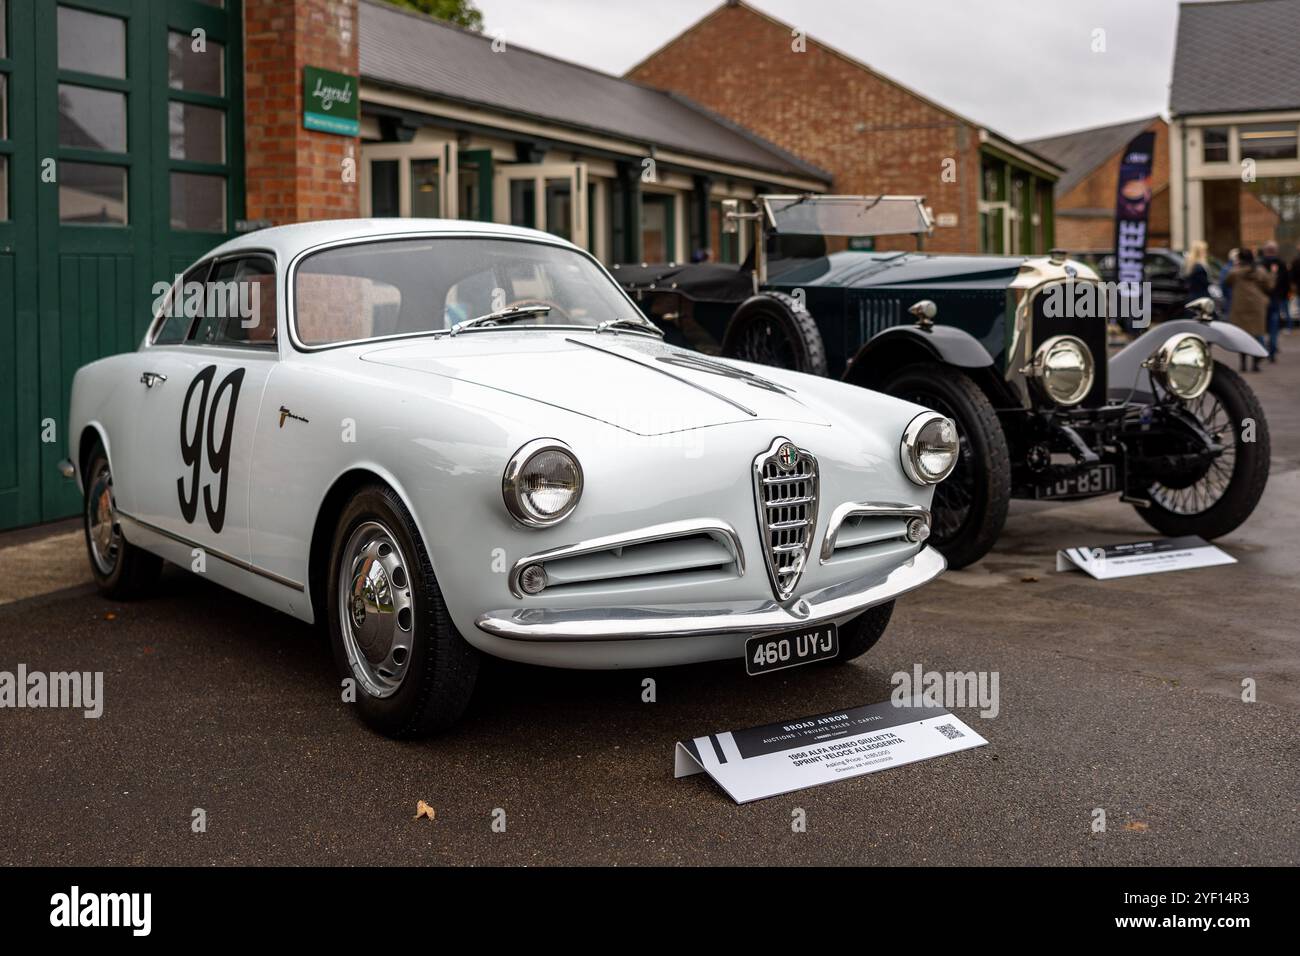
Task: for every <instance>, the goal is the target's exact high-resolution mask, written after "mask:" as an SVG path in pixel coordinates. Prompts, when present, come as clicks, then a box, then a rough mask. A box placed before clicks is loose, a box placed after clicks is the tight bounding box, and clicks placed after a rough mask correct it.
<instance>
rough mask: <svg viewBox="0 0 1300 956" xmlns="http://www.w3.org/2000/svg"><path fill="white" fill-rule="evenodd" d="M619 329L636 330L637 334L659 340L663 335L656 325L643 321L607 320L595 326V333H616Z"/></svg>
mask: <svg viewBox="0 0 1300 956" xmlns="http://www.w3.org/2000/svg"><path fill="white" fill-rule="evenodd" d="M619 329H636V330H637V331H638V332H649V333H651V334H653V335H657V336H659V337H660V338H663V335H664V333H663V331H662V330H661V329H660V328H659V327H658V326H657V325H655V324H654V323H652V322H647V321H645V320H644V319H609V320H607V321H605V322H599V323H597V324H596V331H597V332H617V331H618V330H619Z"/></svg>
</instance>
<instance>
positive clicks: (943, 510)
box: [880, 362, 1011, 569]
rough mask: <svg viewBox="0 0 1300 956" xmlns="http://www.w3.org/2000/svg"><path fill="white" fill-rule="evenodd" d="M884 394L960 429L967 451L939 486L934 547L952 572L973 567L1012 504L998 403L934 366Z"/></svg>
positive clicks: (890, 381) (915, 371) (899, 376)
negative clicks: (995, 406) (948, 420)
mask: <svg viewBox="0 0 1300 956" xmlns="http://www.w3.org/2000/svg"><path fill="white" fill-rule="evenodd" d="M880 390H881V391H883V392H887V393H888V394H890V395H893V396H895V397H897V398H902V399H906V400H907V401H909V402H915V403H916V404H917V405H924V406H925V407H926V408H932V409H934V410H935V411H936V412H939V413H940V414H941V415H946V416H948V417H949V418H951V419H952V420H953V421H954V422H955V423H956V424H957V436H958V438H959V439H960V440H961V451H960V452H959V454H958V458H957V465H956V467H954V468H953V471H952V474H951V475H949V476H948V477H947V478H945V479H944V480H943V481H941V482H939V484H938V485H936V486H935V489H934V503H933V504H932V505H931V512H932V515H931V530H930V539H929V543H930V544H932V545H933V546H934V547H935V548H937V549H938V550H939V552H940V553H941V554H942V555H943V556H944V558H945V559H947V561H948V567H950V568H953V569H956V568H963V567H965V566H966V565H968V564H973V563H974V562H976V561H978V560H979V559H980V558H982V557H984V555H986V554H988V552H989V549H990V548H992V547H993V545H994V543H995V542H996V541H997V539H998V535H999V534H1001V533H1002V526H1003V525H1004V524H1006V521H1007V509H1008V507H1010V504H1011V455H1010V453H1009V452H1008V451H1007V439H1006V436H1005V435H1004V434H1003V433H1002V426H1001V424H999V422H998V416H997V413H996V412H995V411H994V410H993V403H992V402H990V401H989V400H988V397H987V396H986V395H985V394H984V393H983V392H982V391H980V389H979V386H977V385H976V384H975V383H974V382H972V381H971V380H970V378H968V377H967V376H966V375H964V374H962V373H961V372H959V371H957V370H956V369H953V368H950V367H948V366H946V365H939V364H937V363H934V362H922V363H917V364H916V365H908V366H906V367H904V368H901V369H899V370H898V371H897V372H894V373H893V374H892V375H890V376H889V377H888V378H887V379H886V380H885V381H884V383H883V384H882V385H881V386H880Z"/></svg>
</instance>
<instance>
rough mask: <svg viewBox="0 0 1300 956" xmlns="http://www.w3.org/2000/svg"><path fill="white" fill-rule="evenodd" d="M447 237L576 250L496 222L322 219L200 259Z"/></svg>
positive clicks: (245, 238)
mask: <svg viewBox="0 0 1300 956" xmlns="http://www.w3.org/2000/svg"><path fill="white" fill-rule="evenodd" d="M429 233H432V234H438V233H446V234H448V235H452V234H460V235H464V234H466V233H470V234H473V235H476V236H478V235H482V236H495V237H500V238H507V239H529V240H533V241H536V242H547V243H550V244H552V245H557V246H566V247H568V248H571V249H577V248H578V247H577V246H575V245H574V244H573V243H571V242H568V241H567V240H565V239H561V238H560V237H559V236H556V235H554V234H553V233H549V232H542V231H541V230H539V229H524V228H522V227H520V226H507V225H503V224H501V223H498V222H474V221H471V220H467V219H405V218H391V219H323V220H317V221H314V222H299V223H294V224H292V225H288V226H272V227H270V228H268V229H258V230H257V231H255V232H250V233H247V234H245V235H242V236H238V237H237V238H235V239H231V240H229V241H228V242H224V243H222V244H221V245H219V246H217V247H216V248H215V249H213V250H212V251H211V252H209V253H207V254H206V255H205V256H203V257H202V258H204V259H206V258H210V257H211V256H224V255H231V254H233V253H236V252H240V251H243V250H258V251H263V250H270V251H271V252H274V253H275V254H276V256H277V258H279V259H280V261H281V262H282V263H287V262H289V260H291V259H292V258H293V257H294V256H296V255H298V254H299V253H300V252H303V251H305V250H307V249H312V248H314V247H316V246H319V245H322V244H324V243H328V242H337V241H339V240H344V239H375V238H383V237H387V236H392V237H393V238H400V237H402V236H410V235H416V234H421V235H423V234H429Z"/></svg>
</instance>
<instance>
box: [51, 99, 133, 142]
mask: <svg viewBox="0 0 1300 956" xmlns="http://www.w3.org/2000/svg"><path fill="white" fill-rule="evenodd" d="M59 145H60V146H73V147H75V148H77V149H105V150H108V151H109V152H113V153H125V152H126V94H125V93H115V92H113V91H112V90H95V89H91V88H90V87H88V86H72V85H70V84H68V83H60V84H59Z"/></svg>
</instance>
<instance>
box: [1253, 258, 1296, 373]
mask: <svg viewBox="0 0 1300 956" xmlns="http://www.w3.org/2000/svg"><path fill="white" fill-rule="evenodd" d="M1260 266H1261V267H1262V268H1263V269H1264V271H1265V272H1267V273H1268V274H1269V278H1270V280H1271V281H1270V282H1269V290H1268V360H1269V361H1270V362H1276V361H1277V336H1278V333H1279V332H1280V331H1281V330H1282V323H1283V321H1285V322H1286V324H1287V327H1288V328H1289V327H1290V325H1291V313H1290V312H1289V311H1288V310H1287V300H1288V299H1289V298H1290V297H1291V275H1290V273H1289V272H1288V271H1287V267H1286V263H1285V262H1283V261H1282V260H1281V258H1279V257H1278V254H1277V243H1276V242H1272V241H1271V240H1270V241H1269V242H1266V243H1265V244H1264V249H1263V251H1262V252H1261V254H1260Z"/></svg>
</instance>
